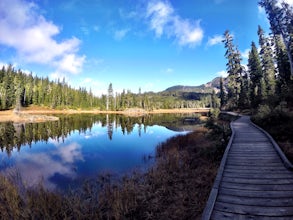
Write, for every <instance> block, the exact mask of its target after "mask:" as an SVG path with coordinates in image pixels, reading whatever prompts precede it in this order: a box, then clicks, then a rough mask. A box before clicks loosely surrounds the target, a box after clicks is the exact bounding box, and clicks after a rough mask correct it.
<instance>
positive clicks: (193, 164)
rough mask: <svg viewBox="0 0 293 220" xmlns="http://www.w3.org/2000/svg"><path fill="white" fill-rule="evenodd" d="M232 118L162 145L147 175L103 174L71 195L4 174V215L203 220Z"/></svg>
mask: <svg viewBox="0 0 293 220" xmlns="http://www.w3.org/2000/svg"><path fill="white" fill-rule="evenodd" d="M228 128H229V122H228V121H227V120H226V119H225V120H216V119H215V118H214V117H211V118H210V119H209V121H208V123H207V126H206V127H202V128H201V129H199V130H197V131H195V132H192V133H189V134H187V135H181V136H177V137H173V138H171V139H169V140H167V141H166V142H164V143H161V144H160V145H159V146H158V147H157V151H156V163H155V165H154V166H153V167H152V168H150V169H149V170H148V171H147V172H146V173H139V172H136V173H133V174H132V175H129V176H125V177H123V178H121V179H120V180H119V181H115V182H114V181H113V178H112V177H111V175H102V176H100V177H98V178H97V179H96V180H91V181H87V182H85V183H84V185H83V187H81V188H79V189H78V190H75V191H72V192H69V193H67V194H66V195H64V194H60V193H57V192H49V191H46V190H45V189H43V188H42V187H41V186H40V187H39V188H38V189H34V190H29V189H25V187H23V186H22V184H21V181H15V179H14V180H11V179H7V178H5V177H0V213H1V218H3V219H198V218H200V215H201V213H202V210H203V208H204V206H205V203H206V200H207V198H208V196H209V192H210V189H211V186H212V184H213V181H214V178H215V176H216V173H217V168H218V166H219V163H220V160H221V158H222V154H223V152H224V149H225V146H226V144H227V141H228V137H229V129H228Z"/></svg>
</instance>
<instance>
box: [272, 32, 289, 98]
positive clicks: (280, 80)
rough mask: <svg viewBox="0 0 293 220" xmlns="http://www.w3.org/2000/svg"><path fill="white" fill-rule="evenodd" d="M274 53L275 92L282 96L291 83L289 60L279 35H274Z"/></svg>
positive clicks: (287, 90) (285, 93)
mask: <svg viewBox="0 0 293 220" xmlns="http://www.w3.org/2000/svg"><path fill="white" fill-rule="evenodd" d="M275 45H276V46H275V53H276V62H277V87H276V91H277V94H280V98H284V97H285V96H286V95H287V93H288V92H289V87H290V84H291V73H290V62H289V59H288V56H287V50H286V47H285V44H284V41H283V38H282V37H281V36H280V35H275Z"/></svg>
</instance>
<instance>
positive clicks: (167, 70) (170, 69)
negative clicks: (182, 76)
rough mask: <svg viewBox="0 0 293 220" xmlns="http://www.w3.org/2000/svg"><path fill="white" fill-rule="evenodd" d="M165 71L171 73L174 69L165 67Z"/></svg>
mask: <svg viewBox="0 0 293 220" xmlns="http://www.w3.org/2000/svg"><path fill="white" fill-rule="evenodd" d="M165 72H166V73H173V72H174V69H172V68H167V69H166V71H165Z"/></svg>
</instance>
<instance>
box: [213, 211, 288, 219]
mask: <svg viewBox="0 0 293 220" xmlns="http://www.w3.org/2000/svg"><path fill="white" fill-rule="evenodd" d="M211 219H212V220H229V219H232V220H235V219H237V220H247V219H249V220H292V216H291V217H290V216H289V217H284V216H281V217H280V216H274V217H271V216H255V215H241V214H235V213H230V212H220V211H217V210H215V211H214V212H213V215H212V216H211Z"/></svg>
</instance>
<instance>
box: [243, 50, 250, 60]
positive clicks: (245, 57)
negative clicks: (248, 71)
mask: <svg viewBox="0 0 293 220" xmlns="http://www.w3.org/2000/svg"><path fill="white" fill-rule="evenodd" d="M249 52H250V49H246V50H245V51H243V52H241V56H242V58H244V59H248V57H249Z"/></svg>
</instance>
